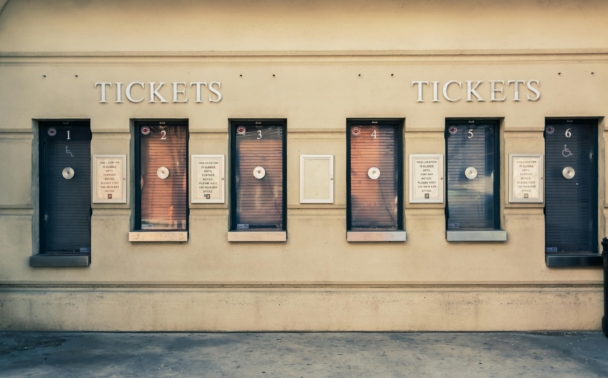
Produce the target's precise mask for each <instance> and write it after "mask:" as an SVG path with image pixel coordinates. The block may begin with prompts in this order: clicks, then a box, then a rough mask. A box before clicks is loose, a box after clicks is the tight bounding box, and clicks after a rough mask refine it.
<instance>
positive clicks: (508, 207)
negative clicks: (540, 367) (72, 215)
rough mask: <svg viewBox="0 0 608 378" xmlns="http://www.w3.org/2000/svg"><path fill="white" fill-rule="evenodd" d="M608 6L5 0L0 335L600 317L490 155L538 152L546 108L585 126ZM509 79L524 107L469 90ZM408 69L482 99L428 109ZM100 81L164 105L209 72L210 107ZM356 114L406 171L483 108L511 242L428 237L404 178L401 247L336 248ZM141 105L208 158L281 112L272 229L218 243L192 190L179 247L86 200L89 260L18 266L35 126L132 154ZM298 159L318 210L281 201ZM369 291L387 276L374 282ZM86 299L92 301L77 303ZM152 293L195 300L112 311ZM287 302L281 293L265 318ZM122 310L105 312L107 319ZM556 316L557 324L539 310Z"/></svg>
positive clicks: (606, 82)
mask: <svg viewBox="0 0 608 378" xmlns="http://www.w3.org/2000/svg"><path fill="white" fill-rule="evenodd" d="M606 14H608V3H606V2H604V1H552V2H542V1H540V2H537V1H535V2H532V1H502V2H501V1H489V0H486V1H447V0H444V1H439V0H435V1H425V2H422V1H420V2H417V1H332V2H322V1H319V2H309V1H278V0H276V1H261V2H253V3H250V2H244V1H237V0H231V1H224V2H198V3H196V4H189V3H188V2H161V1H152V2H150V1H146V2H143V1H142V2H138V1H120V2H119V1H115V2H85V1H82V2H80V1H53V2H51V1H29V2H26V1H9V2H8V3H7V4H6V6H5V7H4V11H3V12H2V14H1V15H0V114H2V122H1V123H0V161H3V162H4V164H2V165H0V260H1V261H2V264H1V265H0V283H1V284H2V285H3V286H1V287H0V303H1V304H2V305H1V306H0V319H2V320H0V327H2V328H11V329H120V330H127V329H137V330H144V329H145V330H154V329H156V330H163V329H170V330H178V329H188V330H195V329H197V330H203V329H209V330H255V329H260V330H272V329H277V330H287V329H306V330H314V329H319V330H332V329H335V330H355V329H361V330H374V329H377V330H380V329H381V330H403V329H408V330H409V329H412V330H415V329H420V330H447V329H456V330H457V329H462V330H490V329H497V330H506V329H522V330H523V329H596V328H598V327H599V317H600V315H601V314H600V312H601V308H602V307H601V306H602V303H601V296H600V284H601V283H602V276H601V271H600V270H599V269H597V268H571V269H550V268H547V267H546V265H545V262H544V239H543V238H544V236H543V235H544V215H543V207H542V205H521V204H518V205H515V204H507V203H506V198H507V189H506V188H507V185H506V182H507V181H506V180H507V178H506V172H507V159H506V157H507V156H508V154H509V153H543V152H544V139H543V129H544V120H545V118H546V117H597V118H599V120H600V125H601V129H602V130H603V129H604V127H605V122H604V120H603V117H604V116H605V115H606V109H608V108H607V106H606V104H608V59H607V58H608V40H607V39H606V38H605V36H606V35H608V25H607V24H606V22H605V17H604V15H606ZM44 75H46V76H44ZM241 75H242V76H241ZM273 75H275V76H273ZM516 79H517V80H539V81H540V90H541V94H542V95H541V98H540V100H539V101H536V102H531V101H525V98H526V97H525V95H526V93H527V92H526V91H523V92H522V98H523V99H524V101H521V102H513V101H512V100H511V99H512V97H513V94H512V89H511V88H509V87H507V88H506V89H505V90H506V95H507V97H508V99H509V100H507V101H506V102H490V101H488V100H489V97H490V94H489V93H490V89H489V83H488V81H489V80H505V81H506V80H516ZM413 80H427V81H433V80H436V81H440V82H441V83H445V82H446V81H448V80H458V81H462V82H464V81H466V80H484V83H483V84H482V85H481V86H480V87H479V88H478V92H479V93H480V94H481V96H482V97H483V98H484V99H486V101H485V102H465V101H464V100H461V101H459V102H455V103H450V102H448V101H446V100H444V99H443V100H442V101H441V102H439V103H433V102H431V99H432V97H431V92H430V90H429V88H427V89H426V90H425V99H426V101H425V102H424V103H418V102H416V99H417V93H416V88H414V87H412V84H411V82H412V81H413ZM101 81H111V82H123V83H125V85H126V83H129V82H132V81H142V82H157V83H158V82H167V84H166V85H165V87H164V88H163V89H162V90H161V93H162V94H163V95H165V97H166V98H170V97H171V90H170V89H171V88H170V87H169V85H170V82H172V81H179V82H191V81H206V82H210V81H220V82H221V92H222V95H223V99H222V101H221V102H219V103H210V102H209V101H205V102H204V103H203V104H196V103H195V102H194V101H193V96H194V94H193V93H189V97H190V101H189V102H188V103H187V104H173V103H168V104H158V103H156V104H150V103H148V102H147V99H146V101H144V102H142V103H138V104H135V103H129V102H127V101H126V99H125V103H122V104H116V103H114V99H115V94H114V89H115V88H112V90H109V91H108V103H106V104H101V103H100V102H99V100H100V92H99V88H97V89H96V88H94V83H95V82H101ZM123 88H124V87H123ZM147 90H148V89H147V88H146V91H147ZM137 93H140V92H137ZM142 93H143V91H142ZM450 93H454V94H455V95H456V93H459V94H461V95H462V96H463V97H464V96H466V91H465V90H464V89H462V90H460V92H458V91H457V88H456V87H454V88H452V89H451V90H450ZM146 97H147V95H146ZM356 117H383V118H384V117H397V118H403V119H405V157H404V159H405V161H404V167H406V170H405V176H406V177H405V178H406V179H405V182H406V183H407V182H408V173H409V172H408V169H407V167H408V166H409V165H408V164H405V163H407V159H408V155H409V154H412V153H444V148H445V142H444V137H443V130H444V125H445V119H446V118H451V117H492V118H500V119H501V120H502V121H501V141H502V143H501V148H502V150H501V156H502V159H501V174H502V177H501V183H502V188H501V198H502V206H501V212H502V226H503V229H505V230H506V231H507V232H508V241H507V242H506V243H448V242H446V240H445V216H444V209H443V205H436V204H435V205H429V204H409V203H407V198H408V187H407V185H406V187H405V195H404V198H405V199H406V203H405V224H406V230H407V234H408V241H407V242H406V243H395V244H385V243H379V244H352V243H351V244H349V243H347V242H346V237H345V236H346V230H345V224H346V136H345V124H346V119H347V118H356ZM141 118H162V119H170V118H179V119H188V120H189V128H190V133H191V134H190V145H189V148H190V153H191V154H224V155H227V156H228V152H229V151H228V133H227V131H228V127H227V126H228V120H229V119H231V118H285V119H287V130H288V133H287V138H288V142H287V161H288V163H287V164H288V169H287V170H288V174H287V188H288V189H287V190H288V196H287V201H288V215H287V216H288V241H287V243H273V244H270V243H257V244H256V243H244V244H235V243H228V242H227V240H226V232H227V227H228V203H226V204H223V205H201V204H196V205H194V204H192V205H191V206H190V209H191V211H190V234H189V241H188V242H187V243H185V244H166V243H165V244H152V243H145V244H132V243H129V242H128V241H127V233H128V231H129V230H130V224H131V223H130V222H131V208H132V206H133V203H132V200H131V199H130V200H129V203H127V204H126V205H99V204H95V205H93V208H94V211H93V217H92V264H91V266H90V267H89V268H83V269H65V268H63V269H62V268H31V267H29V265H28V258H29V256H31V255H32V254H33V253H36V252H37V248H36V243H37V235H36V232H37V229H36V226H35V224H34V222H32V220H33V219H34V217H35V215H34V214H35V213H36V211H37V209H36V206H37V204H36V200H35V198H36V193H37V187H36V178H37V165H36V162H37V156H36V152H35V147H36V146H37V144H36V143H37V140H36V139H35V132H34V131H35V127H36V124H37V123H36V120H44V119H90V121H91V128H92V130H93V140H92V153H93V154H128V155H130V154H131V128H130V126H131V120H133V119H141ZM602 135H603V136H604V138H602V141H601V142H600V154H601V155H602V159H601V161H600V172H601V174H600V198H599V199H600V204H603V205H604V206H603V208H604V209H605V208H606V205H605V197H606V194H605V190H606V189H605V185H604V180H605V176H606V175H605V172H606V168H605V167H606V163H605V158H606V157H605V154H604V153H603V145H604V139H605V138H606V137H607V136H606V135H604V134H602ZM300 154H333V155H334V156H335V202H334V204H327V205H325V204H324V205H311V204H300V203H299V187H300V185H299V178H300V174H299V155H300ZM131 192H132V191H131ZM605 212H606V210H604V211H600V214H598V217H599V219H600V232H599V234H600V237H602V236H604V234H605V227H606V226H605V220H604V219H605V214H604V213H605ZM174 285H185V286H184V287H187V290H182V291H179V293H175V292H174V291H172V290H173V289H171V288H173V287H174ZM222 285H224V286H226V287H228V288H229V289H228V288H227V289H226V291H222V289H221V288H218V286H222ZM378 285H380V286H382V287H383V288H386V290H383V291H381V293H378V292H376V291H375V290H372V288H375V287H377V286H378ZM420 286H423V287H425V288H430V289H428V290H430V291H432V292H433V294H432V296H431V297H432V301H426V300H425V299H426V297H425V295H423V294H421V293H422V292H423V291H420V290H419V289H417V288H419V287H420ZM66 290H68V292H69V291H70V290H73V291H74V293H72V294H69V295H68V294H66ZM100 290H101V292H102V294H99V292H100ZM252 290H254V291H255V290H260V291H261V293H262V294H259V293H257V292H256V293H257V294H252ZM125 291H126V292H128V294H125ZM481 292H482V293H481ZM480 293H481V294H480ZM505 293H508V294H505ZM66 295H68V296H67V297H66ZM99 295H102V296H103V297H104V298H106V299H107V300H106V301H102V303H103V305H102V304H97V305H94V304H93V303H97V300H96V299H94V298H97V296H99ZM505 295H506V296H505ZM421 296H422V298H421ZM169 298H170V299H169ZM254 298H257V299H254ZM374 298H380V299H378V300H379V301H380V302H381V303H385V304H386V303H388V304H390V305H388V304H387V305H386V306H389V307H383V306H385V305H378V304H377V302H375V301H374V300H373V299H374ZM165 300H168V301H170V302H171V306H173V307H175V308H179V307H180V306H186V307H184V308H186V309H191V311H192V312H191V313H188V311H174V312H171V313H168V312H162V311H161V312H160V313H156V312H154V311H153V312H151V313H150V314H149V318H146V320H145V321H143V322H142V323H141V324H136V323H134V322H133V321H132V319H131V320H130V317H132V316H134V314H137V313H138V312H139V311H142V308H145V307H146V306H147V305H148V304H150V305H151V304H153V303H157V305H158V306H161V305H162V303H163V302H164V301H165ZM193 301H195V302H196V305H192V307H188V306H190V305H186V304H187V303H192V302H193ZM239 301H244V302H247V303H255V305H251V306H241V307H239V305H238V303H240V302H239ZM286 301H287V302H289V303H292V306H287V308H283V309H282V310H281V311H280V312H279V311H276V310H275V307H274V306H275V305H277V304H278V303H285V302H286ZM221 303H224V305H220V304H221ZM555 303H559V306H557V305H556V304H555ZM347 304H348V305H347ZM95 306H103V309H100V308H98V307H95ZM317 306H321V307H319V308H318V309H319V311H315V310H314V309H315V308H317ZM374 306H376V307H374ZM378 306H380V308H381V309H384V310H382V311H380V312H374V310H373V309H374V308H377V307H378ZM450 306H453V307H450ZM556 306H557V307H556ZM74 308H79V310H74ZM413 308H415V310H414V309H413ZM119 309H120V311H124V312H125V313H124V314H123V316H113V315H111V314H112V313H113V312H115V311H118V310H119ZM345 309H348V311H346V310H345ZM38 311H44V312H46V313H48V317H47V318H45V319H47V320H40V314H39V313H38ZM235 311H236V312H237V313H238V314H239V315H235V313H234V312H235ZM470 311H474V312H475V316H474V320H471V315H470V314H469V312H470ZM556 312H560V313H562V314H563V316H562V317H561V318H560V319H559V320H555V321H553V320H552V321H547V317H548V315H550V314H552V313H556ZM260 313H263V316H260V315H259V314H260ZM195 314H198V315H200V314H204V315H205V316H202V318H201V319H202V320H197V321H193V320H192V319H193V318H192V317H193V316H195ZM255 314H257V315H255ZM349 314H350V315H349ZM353 314H365V315H357V316H356V317H355V318H353V319H350V317H351V315H353ZM430 314H432V315H430ZM496 314H500V316H499V317H496ZM85 315H86V316H85ZM522 316H524V317H526V320H522V319H520V317H522ZM404 317H406V318H407V321H404V320H402V319H403V318H404ZM311 318H312V319H311ZM446 318H449V322H447V323H446V322H445V319H446ZM89 319H90V320H89ZM252 319H253V320H252ZM336 319H340V321H337V320H336ZM446 324H448V325H446Z"/></svg>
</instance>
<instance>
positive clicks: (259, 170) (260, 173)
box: [253, 167, 266, 180]
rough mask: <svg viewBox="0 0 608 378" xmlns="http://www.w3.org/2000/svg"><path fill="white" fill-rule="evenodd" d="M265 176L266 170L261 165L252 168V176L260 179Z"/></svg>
mask: <svg viewBox="0 0 608 378" xmlns="http://www.w3.org/2000/svg"><path fill="white" fill-rule="evenodd" d="M264 176H266V170H265V169H264V168H263V167H255V168H254V169H253V177H255V178H257V179H258V180H261V179H263V178H264Z"/></svg>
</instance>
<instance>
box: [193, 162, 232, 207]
mask: <svg viewBox="0 0 608 378" xmlns="http://www.w3.org/2000/svg"><path fill="white" fill-rule="evenodd" d="M191 176H192V177H191V178H190V180H191V202H192V203H224V155H192V175H191Z"/></svg>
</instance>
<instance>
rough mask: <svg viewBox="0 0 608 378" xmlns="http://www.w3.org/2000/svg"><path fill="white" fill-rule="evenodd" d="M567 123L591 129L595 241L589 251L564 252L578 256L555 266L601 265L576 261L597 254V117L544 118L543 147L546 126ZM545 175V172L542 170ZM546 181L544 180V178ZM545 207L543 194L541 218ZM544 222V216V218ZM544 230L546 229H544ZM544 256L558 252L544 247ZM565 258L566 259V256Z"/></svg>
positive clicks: (598, 126) (598, 128)
mask: <svg viewBox="0 0 608 378" xmlns="http://www.w3.org/2000/svg"><path fill="white" fill-rule="evenodd" d="M567 123H572V124H579V125H580V124H586V125H589V126H590V127H592V129H593V133H592V135H593V142H592V143H593V150H594V152H595V155H596V157H597V159H595V161H594V163H595V164H594V167H593V172H595V173H596V174H594V175H592V176H591V178H592V185H591V187H592V188H594V191H595V196H591V202H592V203H591V206H592V207H593V208H594V209H595V217H594V218H593V220H592V221H593V229H592V234H591V240H594V241H595V243H592V246H593V247H592V248H593V250H592V251H589V252H565V253H566V254H567V255H573V256H578V257H574V258H572V260H573V261H567V262H566V263H564V265H559V263H557V265H555V266H586V265H601V263H599V264H598V262H597V261H595V262H594V263H591V264H590V263H589V262H587V261H578V260H580V259H583V260H584V257H585V255H588V254H589V253H591V254H597V253H599V243H598V237H599V217H600V212H601V211H602V209H601V208H600V204H599V199H598V197H599V187H598V185H599V173H600V171H599V157H600V156H599V133H600V130H601V129H600V123H599V120H598V119H597V118H545V127H544V129H543V143H544V145H543V148H545V146H546V143H547V127H548V126H551V125H556V124H558V125H564V124H567ZM544 168H545V171H546V169H547V162H546V159H545V164H544ZM544 174H545V177H547V174H546V172H544ZM545 181H546V180H545ZM546 209H547V198H546V196H545V202H544V203H543V218H545V217H546V216H547V214H546ZM544 221H545V222H546V218H545V220H544ZM545 232H546V230H545ZM543 239H545V243H546V236H545V235H543ZM545 256H555V257H557V258H559V257H560V256H559V253H557V254H556V253H554V252H547V251H546V249H545ZM591 259H592V260H593V259H594V257H593V256H592V257H591ZM565 260H568V258H566V259H565Z"/></svg>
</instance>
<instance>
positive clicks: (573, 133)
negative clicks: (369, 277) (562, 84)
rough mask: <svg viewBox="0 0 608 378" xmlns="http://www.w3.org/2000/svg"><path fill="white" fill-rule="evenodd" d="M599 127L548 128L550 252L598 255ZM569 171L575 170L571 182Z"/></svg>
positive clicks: (549, 125) (562, 125)
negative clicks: (570, 169) (565, 174)
mask: <svg viewBox="0 0 608 378" xmlns="http://www.w3.org/2000/svg"><path fill="white" fill-rule="evenodd" d="M596 127H597V124H589V123H565V122H563V121H562V122H560V123H558V122H548V123H547V127H546V128H545V154H546V158H545V161H546V166H545V178H546V188H545V244H546V246H545V247H546V251H547V252H597V241H596V234H597V211H598V210H597V172H598V170H597V147H596V146H597V137H596V130H597V129H596ZM566 167H570V168H573V169H574V172H575V174H574V177H572V178H571V179H566V178H565V177H564V175H563V170H564V168H566Z"/></svg>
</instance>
